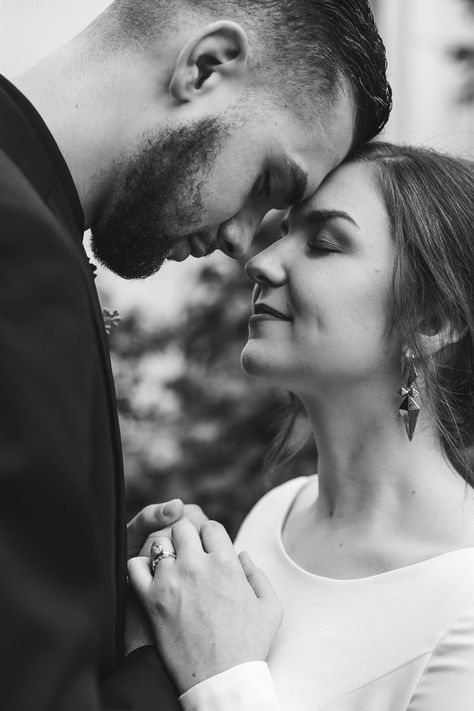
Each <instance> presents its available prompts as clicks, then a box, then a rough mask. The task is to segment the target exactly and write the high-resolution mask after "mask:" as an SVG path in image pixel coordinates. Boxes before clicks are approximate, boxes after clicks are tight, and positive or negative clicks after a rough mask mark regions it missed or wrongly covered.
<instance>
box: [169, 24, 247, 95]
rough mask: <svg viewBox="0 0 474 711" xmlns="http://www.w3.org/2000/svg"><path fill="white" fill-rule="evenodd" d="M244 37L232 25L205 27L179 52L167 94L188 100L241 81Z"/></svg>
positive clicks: (244, 53) (244, 66)
mask: <svg viewBox="0 0 474 711" xmlns="http://www.w3.org/2000/svg"><path fill="white" fill-rule="evenodd" d="M248 59H249V45H248V39H247V35H246V34H245V32H244V30H243V29H242V28H241V26H240V25H238V24H237V23H236V22H231V21H230V20H219V21H218V22H213V23H211V24H210V25H206V27H204V28H203V29H202V30H201V31H200V32H199V33H198V34H196V35H194V37H193V38H192V39H190V40H189V41H188V42H187V43H186V44H185V45H184V47H183V48H182V50H181V51H180V53H179V55H178V58H177V60H176V64H175V70H174V74H173V77H172V79H171V83H170V92H171V95H172V96H173V97H174V98H175V99H177V100H178V101H180V102H188V101H192V100H193V99H195V98H196V97H198V96H199V95H201V94H203V93H208V92H209V91H212V90H213V89H215V88H217V87H218V86H219V85H220V84H221V83H222V82H224V81H229V80H230V81H237V83H240V82H242V81H245V79H246V77H247V73H248Z"/></svg>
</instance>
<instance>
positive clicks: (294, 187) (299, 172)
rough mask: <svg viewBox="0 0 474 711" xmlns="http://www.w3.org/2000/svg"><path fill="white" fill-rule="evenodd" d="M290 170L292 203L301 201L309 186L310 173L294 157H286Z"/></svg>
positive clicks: (289, 199) (290, 201)
mask: <svg viewBox="0 0 474 711" xmlns="http://www.w3.org/2000/svg"><path fill="white" fill-rule="evenodd" d="M286 164H287V168H288V171H289V173H290V180H291V183H290V185H291V187H290V191H289V194H288V202H289V204H290V205H296V204H297V203H299V202H301V201H302V199H303V198H304V196H305V193H306V190H307V188H308V173H307V172H306V171H305V170H303V168H302V167H301V166H299V165H298V163H295V161H294V160H293V159H292V158H287V159H286Z"/></svg>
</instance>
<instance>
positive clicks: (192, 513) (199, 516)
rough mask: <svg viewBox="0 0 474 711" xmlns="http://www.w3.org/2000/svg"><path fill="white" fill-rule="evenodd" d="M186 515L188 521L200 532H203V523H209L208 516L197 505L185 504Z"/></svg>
mask: <svg viewBox="0 0 474 711" xmlns="http://www.w3.org/2000/svg"><path fill="white" fill-rule="evenodd" d="M184 515H185V517H186V518H187V519H188V521H191V523H192V524H193V526H194V528H195V529H196V531H198V532H200V531H201V526H202V525H203V523H206V521H209V518H208V517H207V516H206V514H205V513H204V511H203V510H202V508H201V507H200V506H197V504H185V505H184Z"/></svg>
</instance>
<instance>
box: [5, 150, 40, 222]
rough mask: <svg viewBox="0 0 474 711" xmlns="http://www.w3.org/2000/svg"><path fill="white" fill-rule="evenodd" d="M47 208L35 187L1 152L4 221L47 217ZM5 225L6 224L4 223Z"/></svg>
mask: <svg viewBox="0 0 474 711" xmlns="http://www.w3.org/2000/svg"><path fill="white" fill-rule="evenodd" d="M45 208H46V206H45V204H44V202H43V200H42V199H41V197H40V196H39V195H38V193H37V191H36V190H35V188H34V187H33V185H32V184H31V183H30V182H29V180H28V179H27V177H26V176H25V175H24V173H23V172H22V171H21V169H20V168H19V167H18V166H17V165H16V163H14V162H13V161H12V160H11V158H10V157H9V156H8V155H7V154H6V153H5V152H4V151H3V150H0V211H1V214H2V221H4V220H5V217H7V216H10V217H11V218H12V219H13V218H14V217H15V216H17V217H18V218H23V219H25V218H28V217H32V216H33V215H35V214H36V215H37V218H38V219H39V218H40V217H41V216H44V217H46V213H47V210H46V209H45ZM4 224H5V223H4Z"/></svg>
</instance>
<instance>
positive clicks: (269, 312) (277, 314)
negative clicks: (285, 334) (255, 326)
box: [250, 303, 292, 323]
mask: <svg viewBox="0 0 474 711" xmlns="http://www.w3.org/2000/svg"><path fill="white" fill-rule="evenodd" d="M291 320H292V319H291V318H290V317H289V316H287V315H286V314H284V313H282V312H281V311H278V310H277V309H274V308H273V307H272V306H268V304H262V303H260V304H255V305H254V307H253V314H252V315H251V316H250V323H256V322H258V321H291Z"/></svg>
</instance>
